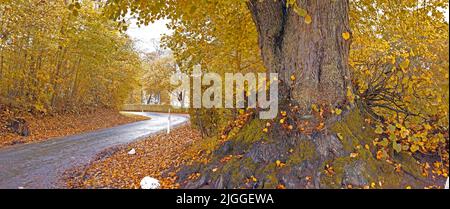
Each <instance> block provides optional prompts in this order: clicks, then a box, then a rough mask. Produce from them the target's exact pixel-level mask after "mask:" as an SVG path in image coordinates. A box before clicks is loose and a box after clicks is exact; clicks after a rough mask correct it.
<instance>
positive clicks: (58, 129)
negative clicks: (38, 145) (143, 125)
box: [0, 107, 148, 148]
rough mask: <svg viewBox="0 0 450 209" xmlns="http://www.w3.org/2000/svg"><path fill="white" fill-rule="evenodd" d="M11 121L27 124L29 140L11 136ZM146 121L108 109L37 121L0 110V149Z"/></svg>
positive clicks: (12, 134) (143, 118)
mask: <svg viewBox="0 0 450 209" xmlns="http://www.w3.org/2000/svg"><path fill="white" fill-rule="evenodd" d="M14 118H23V119H24V120H25V121H26V122H27V123H28V126H29V130H30V135H29V136H27V137H25V136H20V135H18V134H16V133H13V132H12V130H11V129H10V128H9V127H8V123H9V121H10V120H11V119H14ZM147 119H148V118H147V117H143V116H137V115H130V114H126V115H124V114H121V113H119V112H118V111H116V110H109V109H98V110H96V111H93V112H89V113H83V114H65V115H54V116H44V117H37V116H33V115H28V114H15V113H13V112H12V111H10V110H8V109H7V108H1V107H0V148H1V147H6V146H11V145H15V144H23V143H30V142H36V141H42V140H46V139H49V138H54V137H62V136H69V135H74V134H79V133H83V132H88V131H93V130H98V129H102V128H108V127H113V126H117V125H122V124H127V123H131V122H136V121H141V120H147Z"/></svg>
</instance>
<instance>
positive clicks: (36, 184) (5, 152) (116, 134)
mask: <svg viewBox="0 0 450 209" xmlns="http://www.w3.org/2000/svg"><path fill="white" fill-rule="evenodd" d="M135 114H139V115H144V116H148V117H151V120H146V121H140V122H135V123H130V124H126V125H121V126H117V127H113V128H107V129H102V130H98V131H94V132H89V133H84V134H80V135H75V136H68V137H63V138H56V139H51V140H47V141H43V142H39V143H32V144H24V145H18V146H13V147H9V148H5V149H0V189H8V188H9V189H16V188H35V189H39V188H42V189H44V188H58V185H57V183H58V180H59V178H60V176H61V174H62V173H63V172H64V171H65V170H66V169H69V168H72V167H74V166H80V165H84V164H87V163H88V162H89V161H90V160H91V159H92V158H93V157H95V155H96V154H97V153H99V152H101V151H102V150H104V149H106V148H110V147H113V146H116V145H122V144H127V143H129V142H132V141H135V140H137V139H141V138H143V137H146V136H149V135H152V134H155V133H157V132H159V131H162V130H165V129H166V128H167V124H168V115H167V114H165V113H145V112H144V113H135ZM187 121H188V116H186V115H174V114H172V115H171V125H172V126H177V125H180V124H183V123H185V122H187Z"/></svg>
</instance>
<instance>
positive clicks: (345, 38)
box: [342, 32, 350, 40]
mask: <svg viewBox="0 0 450 209" xmlns="http://www.w3.org/2000/svg"><path fill="white" fill-rule="evenodd" d="M342 38H344V40H348V39H350V33H349V32H343V33H342Z"/></svg>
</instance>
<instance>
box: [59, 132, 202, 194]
mask: <svg viewBox="0 0 450 209" xmlns="http://www.w3.org/2000/svg"><path fill="white" fill-rule="evenodd" d="M200 139H201V136H200V134H199V132H197V131H196V130H194V129H192V128H191V127H190V126H189V125H187V126H183V127H180V128H177V129H175V130H173V131H172V132H171V133H170V134H166V133H161V134H158V135H155V136H152V137H149V138H147V139H144V140H140V141H137V142H134V143H130V144H128V145H126V146H120V147H115V148H111V149H107V150H105V151H103V152H102V153H100V154H99V155H98V156H97V158H96V159H95V160H94V161H93V162H91V163H90V164H89V165H88V166H85V167H81V168H75V169H73V170H70V171H68V172H66V175H65V177H64V180H65V181H66V186H67V187H68V188H121V189H137V188H139V187H140V185H139V183H140V181H141V179H142V178H143V177H145V176H151V177H153V178H156V179H158V180H159V181H160V184H161V188H163V189H173V188H178V187H179V185H178V184H177V183H175V181H176V180H177V176H176V174H175V172H170V171H172V170H173V169H172V168H177V167H179V166H180V165H184V164H185V163H186V162H187V161H188V160H190V158H188V157H186V156H189V154H188V153H190V151H191V150H193V149H191V148H192V147H193V146H192V145H194V144H195V143H196V142H197V141H199V140H200ZM131 149H135V150H136V154H134V155H130V154H128V151H130V150H131Z"/></svg>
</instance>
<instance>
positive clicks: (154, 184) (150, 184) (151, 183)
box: [141, 176, 161, 189]
mask: <svg viewBox="0 0 450 209" xmlns="http://www.w3.org/2000/svg"><path fill="white" fill-rule="evenodd" d="M160 186H161V185H160V184H159V181H158V179H155V178H152V177H150V176H146V177H144V178H143V179H142V180H141V189H159V187H160Z"/></svg>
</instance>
